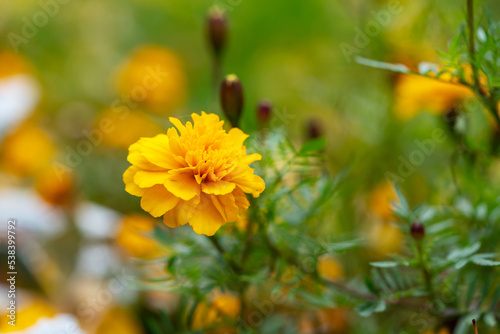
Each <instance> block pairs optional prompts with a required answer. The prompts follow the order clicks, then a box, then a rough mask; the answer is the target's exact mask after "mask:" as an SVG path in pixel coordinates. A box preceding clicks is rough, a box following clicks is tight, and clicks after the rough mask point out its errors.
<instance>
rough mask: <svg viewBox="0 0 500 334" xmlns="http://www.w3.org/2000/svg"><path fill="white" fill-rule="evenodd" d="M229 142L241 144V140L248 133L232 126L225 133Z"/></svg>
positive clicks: (246, 136) (235, 144) (245, 137)
mask: <svg viewBox="0 0 500 334" xmlns="http://www.w3.org/2000/svg"><path fill="white" fill-rule="evenodd" d="M227 134H228V135H229V139H228V140H229V142H230V143H231V144H232V145H234V146H242V145H243V142H244V141H245V140H246V139H247V138H248V135H247V134H246V133H244V132H243V131H241V130H240V129H238V128H232V129H231V130H229V132H228V133H227Z"/></svg>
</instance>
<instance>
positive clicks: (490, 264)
mask: <svg viewBox="0 0 500 334" xmlns="http://www.w3.org/2000/svg"><path fill="white" fill-rule="evenodd" d="M472 263H474V264H477V265H478V266H484V267H496V266H500V261H492V260H488V259H484V258H472Z"/></svg>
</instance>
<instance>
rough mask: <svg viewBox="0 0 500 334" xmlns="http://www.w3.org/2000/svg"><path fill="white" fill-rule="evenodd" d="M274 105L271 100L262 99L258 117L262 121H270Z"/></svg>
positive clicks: (258, 106)
mask: <svg viewBox="0 0 500 334" xmlns="http://www.w3.org/2000/svg"><path fill="white" fill-rule="evenodd" d="M272 111H273V106H272V105H271V102H269V101H267V100H262V101H260V102H259V104H258V105H257V119H258V120H259V122H261V123H265V122H268V121H269V120H270V119H271V116H272Z"/></svg>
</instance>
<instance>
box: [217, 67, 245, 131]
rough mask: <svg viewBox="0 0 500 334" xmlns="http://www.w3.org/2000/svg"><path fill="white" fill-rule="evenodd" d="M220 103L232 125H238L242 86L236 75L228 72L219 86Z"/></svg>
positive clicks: (241, 109)
mask: <svg viewBox="0 0 500 334" xmlns="http://www.w3.org/2000/svg"><path fill="white" fill-rule="evenodd" d="M220 104H221V107H222V111H224V114H225V115H226V117H227V118H228V119H229V121H230V122H231V124H232V125H233V126H238V121H239V119H240V116H241V113H242V111H243V87H242V86H241V82H240V80H239V79H238V77H237V76H236V75H234V74H229V75H227V76H226V77H225V78H224V81H222V84H221V87H220Z"/></svg>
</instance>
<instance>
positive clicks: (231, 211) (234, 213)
mask: <svg viewBox="0 0 500 334" xmlns="http://www.w3.org/2000/svg"><path fill="white" fill-rule="evenodd" d="M210 197H211V198H212V202H213V203H214V205H215V207H216V208H217V211H219V213H220V214H221V215H222V218H224V220H225V221H226V223H232V222H235V221H236V220H237V219H238V206H237V205H236V200H235V198H234V195H233V194H226V195H210Z"/></svg>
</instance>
